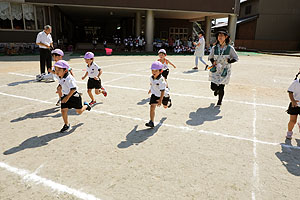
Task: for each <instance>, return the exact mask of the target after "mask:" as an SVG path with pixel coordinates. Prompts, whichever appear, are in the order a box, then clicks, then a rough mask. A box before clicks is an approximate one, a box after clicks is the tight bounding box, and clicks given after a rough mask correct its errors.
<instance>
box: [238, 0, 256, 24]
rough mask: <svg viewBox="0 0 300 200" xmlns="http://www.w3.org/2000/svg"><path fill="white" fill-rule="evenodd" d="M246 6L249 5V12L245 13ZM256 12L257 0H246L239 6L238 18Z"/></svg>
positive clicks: (252, 14)
mask: <svg viewBox="0 0 300 200" xmlns="http://www.w3.org/2000/svg"><path fill="white" fill-rule="evenodd" d="M248 6H251V12H250V13H248V14H246V8H247V7H248ZM258 12H259V0H248V1H246V2H244V3H242V4H241V6H240V14H239V19H243V18H246V17H250V16H254V15H257V14H259V13H258Z"/></svg>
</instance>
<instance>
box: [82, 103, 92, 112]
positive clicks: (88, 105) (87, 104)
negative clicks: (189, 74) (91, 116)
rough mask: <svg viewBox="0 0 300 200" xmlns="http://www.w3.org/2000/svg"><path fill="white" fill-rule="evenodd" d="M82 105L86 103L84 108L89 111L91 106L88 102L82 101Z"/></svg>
mask: <svg viewBox="0 0 300 200" xmlns="http://www.w3.org/2000/svg"><path fill="white" fill-rule="evenodd" d="M83 105H86V106H87V107H86V110H87V111H90V110H91V108H92V107H91V106H90V104H89V103H88V102H86V101H85V102H84V103H83Z"/></svg>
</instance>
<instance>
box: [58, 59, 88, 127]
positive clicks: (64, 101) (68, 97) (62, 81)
mask: <svg viewBox="0 0 300 200" xmlns="http://www.w3.org/2000/svg"><path fill="white" fill-rule="evenodd" d="M54 67H55V74H56V75H57V76H58V78H59V85H60V86H61V88H62V95H63V96H62V97H61V114H62V118H63V120H64V123H65V124H64V126H63V127H62V129H61V130H60V132H61V133H62V132H65V131H67V130H69V128H70V124H69V121H68V110H69V109H71V108H75V109H76V112H77V113H78V114H79V115H80V114H81V113H82V112H84V111H85V110H88V111H90V110H91V107H90V106H89V104H88V103H87V102H84V106H82V101H81V96H80V95H79V93H78V92H77V89H78V87H77V85H76V83H75V79H74V77H73V76H72V75H71V74H70V73H69V71H68V69H69V64H68V63H67V62H66V61H64V60H59V61H57V62H56V63H55V64H54Z"/></svg>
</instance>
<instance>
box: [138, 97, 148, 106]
mask: <svg viewBox="0 0 300 200" xmlns="http://www.w3.org/2000/svg"><path fill="white" fill-rule="evenodd" d="M148 102H150V97H149V98H147V99H142V100H141V101H140V102H138V103H137V105H145V104H146V103H148Z"/></svg>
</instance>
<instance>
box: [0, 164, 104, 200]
mask: <svg viewBox="0 0 300 200" xmlns="http://www.w3.org/2000/svg"><path fill="white" fill-rule="evenodd" d="M0 167H1V168H3V169H5V170H7V171H9V172H11V173H14V174H17V175H19V176H20V177H22V178H23V179H24V180H25V181H27V182H33V183H35V184H36V185H43V186H45V187H49V188H51V189H52V190H54V191H56V192H59V193H68V194H70V195H73V196H75V197H77V198H79V199H83V200H100V199H99V198H97V197H95V196H94V195H91V194H87V193H84V192H82V191H79V190H76V189H73V188H70V187H68V186H66V185H63V184H60V183H56V182H54V181H52V180H50V179H47V178H43V177H41V176H38V175H36V174H35V173H30V172H29V171H27V170H25V169H19V168H16V167H12V166H10V165H8V164H6V163H4V162H0Z"/></svg>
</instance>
